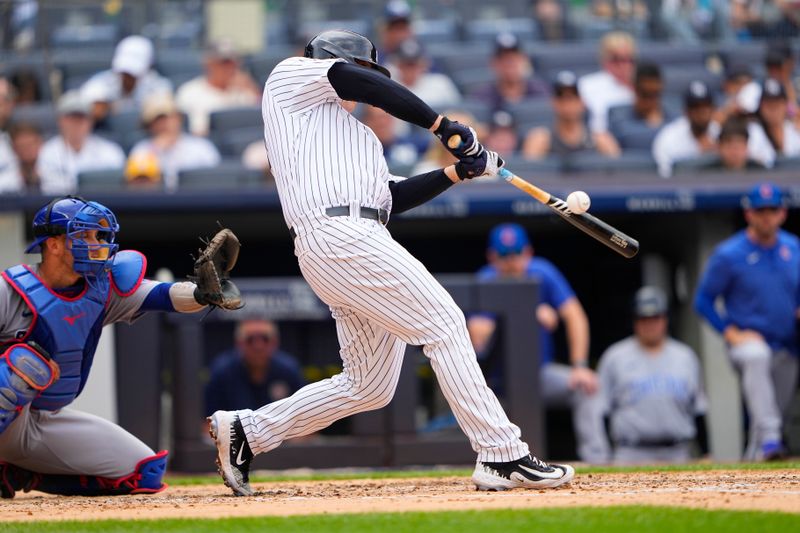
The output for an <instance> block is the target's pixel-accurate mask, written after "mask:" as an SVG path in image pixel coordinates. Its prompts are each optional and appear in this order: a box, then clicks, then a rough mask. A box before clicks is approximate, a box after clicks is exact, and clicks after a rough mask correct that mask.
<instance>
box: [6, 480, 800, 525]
mask: <svg viewBox="0 0 800 533" xmlns="http://www.w3.org/2000/svg"><path fill="white" fill-rule="evenodd" d="M254 488H255V489H256V491H257V494H256V495H255V496H253V497H249V498H237V497H234V496H232V495H231V493H230V491H229V490H228V489H227V488H226V487H224V486H223V485H222V484H221V483H220V484H219V485H202V486H186V487H171V488H169V489H167V490H166V491H165V492H162V493H159V494H155V495H149V496H146V495H141V496H119V497H94V498H86V497H63V496H50V495H47V494H42V493H38V492H31V493H27V494H18V495H17V497H16V498H15V499H13V500H4V501H3V505H2V506H0V521H35V520H92V519H94V520H100V519H137V518H139V519H140V518H148V519H157V518H224V517H228V516H230V517H242V516H267V515H278V516H291V515H308V514H320V513H368V512H400V511H457V510H481V509H514V508H516V509H523V508H541V507H575V506H608V505H660V506H664V505H666V506H685V507H693V508H702V509H729V510H734V509H736V510H758V511H784V512H792V513H800V472H799V471H797V470H760V471H753V470H715V471H703V472H646V473H613V474H579V475H577V476H576V478H575V479H574V480H573V481H572V483H571V484H569V485H567V486H565V487H562V488H559V489H555V490H553V489H550V490H541V491H530V490H515V491H508V492H478V491H476V490H475V489H474V485H472V483H471V482H470V481H469V479H468V478H462V477H451V478H413V479H370V480H336V481H295V482H272V483H256V484H254Z"/></svg>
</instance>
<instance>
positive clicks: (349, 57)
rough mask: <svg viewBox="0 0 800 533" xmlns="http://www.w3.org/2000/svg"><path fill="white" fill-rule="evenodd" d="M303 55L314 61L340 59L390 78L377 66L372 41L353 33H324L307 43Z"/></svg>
mask: <svg viewBox="0 0 800 533" xmlns="http://www.w3.org/2000/svg"><path fill="white" fill-rule="evenodd" d="M304 55H305V56H306V57H311V58H314V59H331V58H337V57H338V58H342V59H344V60H345V61H347V62H348V63H353V64H355V65H361V66H364V67H368V68H371V69H375V70H377V71H378V72H380V73H381V74H383V75H384V76H386V77H391V76H390V75H389V71H388V70H387V69H386V67H384V66H382V65H379V64H378V52H377V51H376V50H375V45H374V44H372V41H370V40H369V39H367V38H366V37H364V36H363V35H360V34H358V33H356V32H353V31H348V30H328V31H324V32H322V33H320V34H319V35H317V36H316V37H314V38H313V39H311V40H310V41H308V44H307V45H306V51H305V54H304Z"/></svg>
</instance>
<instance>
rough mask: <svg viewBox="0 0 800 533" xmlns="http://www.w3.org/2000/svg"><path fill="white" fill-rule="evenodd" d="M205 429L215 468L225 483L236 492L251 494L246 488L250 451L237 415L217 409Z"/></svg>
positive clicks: (237, 494) (251, 457) (248, 476)
mask: <svg viewBox="0 0 800 533" xmlns="http://www.w3.org/2000/svg"><path fill="white" fill-rule="evenodd" d="M208 421H209V422H210V426H209V433H210V435H211V438H212V439H214V443H215V444H216V445H217V470H218V471H219V473H220V475H221V476H222V480H223V481H224V482H225V485H227V486H228V487H230V488H231V490H232V491H233V494H234V495H236V496H252V495H253V494H254V492H253V489H252V488H250V462H251V461H252V460H253V452H252V451H250V445H249V444H248V443H247V438H246V437H245V434H244V429H243V428H242V423H241V422H240V421H239V416H238V415H236V414H235V413H231V412H228V411H217V412H216V413H214V414H213V415H211V416H210V417H209V419H208Z"/></svg>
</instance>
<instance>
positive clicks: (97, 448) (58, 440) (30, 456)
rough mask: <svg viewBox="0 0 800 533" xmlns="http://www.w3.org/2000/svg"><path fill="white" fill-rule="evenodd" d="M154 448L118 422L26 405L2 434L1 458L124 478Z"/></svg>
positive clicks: (47, 470) (45, 469) (43, 469)
mask: <svg viewBox="0 0 800 533" xmlns="http://www.w3.org/2000/svg"><path fill="white" fill-rule="evenodd" d="M154 454H155V452H153V450H151V449H150V448H149V447H147V446H146V445H145V444H144V443H143V442H142V441H140V440H139V439H137V438H136V437H134V436H133V435H131V434H130V433H128V432H127V431H125V430H124V429H122V428H121V427H119V426H118V425H116V424H112V423H111V422H109V421H107V420H105V419H102V418H100V417H97V416H95V415H91V414H89V413H83V412H81V411H76V410H74V409H68V408H66V409H61V410H59V411H39V410H38V409H31V408H30V406H28V407H26V408H25V409H24V410H23V411H22V412H21V413H20V415H19V416H18V417H17V419H16V420H14V422H12V423H11V425H10V426H8V427H7V428H6V430H5V431H4V432H3V433H2V434H0V461H3V462H6V463H10V464H13V465H15V466H19V467H21V468H25V469H27V470H31V471H33V472H38V473H40V474H78V475H86V476H100V477H107V478H112V479H116V478H120V477H124V476H127V475H129V474H131V473H132V472H133V471H134V470H135V469H136V465H137V464H138V463H139V461H141V460H142V459H146V458H148V457H152V456H153V455H154Z"/></svg>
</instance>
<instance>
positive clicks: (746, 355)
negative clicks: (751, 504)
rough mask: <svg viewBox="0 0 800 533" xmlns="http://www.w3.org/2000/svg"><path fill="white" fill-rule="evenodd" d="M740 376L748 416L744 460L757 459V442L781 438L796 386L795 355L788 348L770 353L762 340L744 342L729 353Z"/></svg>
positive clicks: (759, 448)
mask: <svg viewBox="0 0 800 533" xmlns="http://www.w3.org/2000/svg"><path fill="white" fill-rule="evenodd" d="M728 353H729V354H730V357H731V360H732V361H733V364H734V365H735V366H736V369H737V370H738V371H739V375H740V377H741V386H742V394H743V395H744V401H745V405H746V407H747V413H748V416H749V417H750V434H749V436H748V445H747V450H746V451H745V456H744V457H745V459H748V460H757V459H760V458H761V457H760V453H761V445H762V444H764V443H765V442H768V441H776V440H777V441H780V440H781V427H782V418H783V416H784V415H785V414H786V411H787V410H788V408H789V406H790V404H791V402H792V398H793V397H794V393H795V390H796V388H797V366H798V365H797V358H796V357H794V356H792V355H791V354H790V353H789V352H788V351H785V350H783V351H780V352H774V353H773V352H772V349H771V348H770V347H769V345H767V344H766V343H765V342H761V341H748V342H744V343H741V344H739V345H737V346H731V347H730V349H729V352H728Z"/></svg>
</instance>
